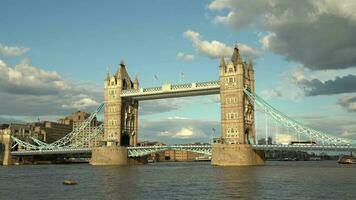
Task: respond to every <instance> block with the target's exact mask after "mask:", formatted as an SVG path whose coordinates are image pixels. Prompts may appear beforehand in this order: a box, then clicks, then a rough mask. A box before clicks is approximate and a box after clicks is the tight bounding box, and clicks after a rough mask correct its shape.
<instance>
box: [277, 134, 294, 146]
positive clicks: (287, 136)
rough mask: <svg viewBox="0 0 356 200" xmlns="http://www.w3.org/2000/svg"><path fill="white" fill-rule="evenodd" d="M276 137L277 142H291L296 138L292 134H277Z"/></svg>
mask: <svg viewBox="0 0 356 200" xmlns="http://www.w3.org/2000/svg"><path fill="white" fill-rule="evenodd" d="M275 138H276V143H277V144H289V143H290V142H291V141H293V140H294V136H293V135H290V134H276V135H275Z"/></svg>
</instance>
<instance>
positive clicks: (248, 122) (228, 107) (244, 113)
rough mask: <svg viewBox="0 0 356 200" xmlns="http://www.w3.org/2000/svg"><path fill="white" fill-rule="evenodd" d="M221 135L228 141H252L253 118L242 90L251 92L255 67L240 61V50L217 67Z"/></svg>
mask: <svg viewBox="0 0 356 200" xmlns="http://www.w3.org/2000/svg"><path fill="white" fill-rule="evenodd" d="M219 72H220V73H219V74H220V99H221V136H222V141H223V142H224V143H227V144H253V143H254V141H255V129H254V126H255V120H254V109H253V103H252V102H250V100H249V99H248V98H247V97H245V95H244V92H243V89H244V88H247V89H248V90H250V91H251V92H252V93H253V92H254V70H253V66H252V61H251V60H250V61H249V63H246V62H243V60H242V58H241V55H240V53H239V49H238V48H237V46H236V47H235V48H234V53H233V55H232V57H231V59H230V60H229V62H227V63H226V62H225V59H224V57H221V60H220V66H219Z"/></svg>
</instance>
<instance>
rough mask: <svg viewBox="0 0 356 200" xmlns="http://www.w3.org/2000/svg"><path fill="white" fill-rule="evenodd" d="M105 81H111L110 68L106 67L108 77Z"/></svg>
mask: <svg viewBox="0 0 356 200" xmlns="http://www.w3.org/2000/svg"><path fill="white" fill-rule="evenodd" d="M105 80H106V81H109V80H110V73H109V68H108V67H106V77H105Z"/></svg>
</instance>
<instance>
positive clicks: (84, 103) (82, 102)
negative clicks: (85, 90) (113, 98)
mask: <svg viewBox="0 0 356 200" xmlns="http://www.w3.org/2000/svg"><path fill="white" fill-rule="evenodd" d="M98 105H99V103H98V102H97V101H95V100H93V99H91V98H89V97H84V98H82V99H79V100H75V101H73V102H71V104H69V105H65V104H64V105H62V107H63V108H76V109H83V108H87V107H93V106H98Z"/></svg>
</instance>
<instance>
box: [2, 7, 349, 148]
mask: <svg viewBox="0 0 356 200" xmlns="http://www.w3.org/2000/svg"><path fill="white" fill-rule="evenodd" d="M0 7H1V11H0V123H6V122H31V121H37V120H38V119H40V120H56V119H58V118H60V117H63V116H66V115H68V114H70V113H71V112H74V111H77V110H83V111H87V112H91V111H93V110H94V109H95V108H96V107H97V106H98V105H99V104H100V103H101V102H102V101H103V83H104V81H103V80H104V77H105V74H106V73H107V72H110V73H111V74H113V73H115V72H116V70H117V68H118V64H119V63H120V60H122V59H123V60H124V61H125V64H126V68H127V70H128V72H129V74H130V75H131V76H132V77H133V76H134V75H137V76H138V78H139V81H140V86H142V87H152V86H158V85H161V84H163V83H172V84H178V83H190V82H199V81H212V80H218V78H219V77H218V65H219V57H220V56H221V55H223V56H224V57H225V58H226V59H228V58H229V57H230V56H231V54H232V50H233V47H234V45H235V44H238V46H239V49H240V51H241V54H242V56H243V57H244V59H246V60H247V59H248V58H252V59H253V62H254V69H255V80H256V83H255V84H256V93H257V94H258V95H260V96H261V97H263V98H264V99H265V100H266V101H268V102H269V103H270V104H271V105H273V106H274V107H275V108H277V109H278V110H280V111H282V112H283V113H285V114H286V115H287V116H290V117H292V118H294V119H296V120H297V121H300V122H301V123H303V124H305V125H308V126H310V127H312V128H315V129H318V130H321V131H324V132H326V133H328V134H331V135H335V136H339V137H345V138H351V139H356V40H355V39H354V37H355V35H356V13H355V12H354V10H355V9H356V2H355V1H353V0H313V1H309V0H299V1H295V0H255V1H251V0H209V1H191V0H179V1H173V0H171V1H166V0H147V1H136V0H131V1H129V0H127V1H105V2H103V1H94V0H90V1H84V0H78V1H68V0H63V1H55V0H34V1H25V0H22V1H20V0H0ZM154 77H157V79H155V78H154ZM139 112H140V116H139V139H140V140H151V141H152V140H158V141H162V142H165V143H188V142H208V141H209V140H210V139H211V138H212V137H219V135H220V132H219V131H220V104H219V96H217V95H212V96H201V97H187V98H177V99H168V100H156V101H144V102H140V111H139ZM265 122H266V119H265V116H264V114H262V113H261V112H257V113H256V130H257V135H258V137H259V138H261V137H264V135H265ZM267 124H268V133H269V134H270V136H272V137H273V138H274V140H285V139H290V140H292V139H295V137H296V134H294V136H293V135H292V136H291V137H290V136H287V135H286V133H287V132H289V131H291V130H287V129H285V128H283V127H279V126H278V124H277V125H276V123H275V122H274V121H273V120H272V119H270V118H267ZM213 128H214V129H216V131H215V132H213V131H212V129H213ZM293 137H294V138H293Z"/></svg>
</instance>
